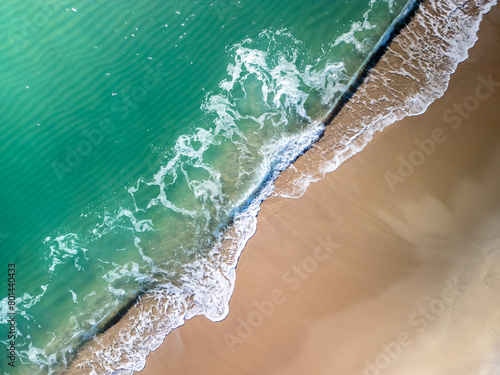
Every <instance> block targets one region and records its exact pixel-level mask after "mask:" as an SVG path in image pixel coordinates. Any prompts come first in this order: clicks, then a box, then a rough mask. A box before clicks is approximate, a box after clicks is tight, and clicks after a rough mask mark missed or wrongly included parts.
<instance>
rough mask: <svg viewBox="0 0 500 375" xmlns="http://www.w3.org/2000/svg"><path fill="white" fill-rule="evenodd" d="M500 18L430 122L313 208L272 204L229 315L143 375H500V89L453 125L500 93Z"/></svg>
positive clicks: (316, 191) (186, 336)
mask: <svg viewBox="0 0 500 375" xmlns="http://www.w3.org/2000/svg"><path fill="white" fill-rule="evenodd" d="M499 20H500V9H499V7H498V6H497V7H494V8H493V10H492V11H491V12H490V13H489V14H488V15H487V16H486V17H485V19H484V20H483V23H482V24H481V30H480V32H479V41H478V43H477V44H476V45H475V46H474V48H473V49H472V50H471V51H470V58H469V59H468V60H467V61H465V62H464V63H462V64H460V66H459V68H458V70H457V72H456V73H455V74H453V76H452V79H451V82H450V86H449V89H448V91H447V92H446V94H445V95H444V97H442V98H441V99H439V100H437V101H436V102H435V103H434V104H432V105H431V107H429V109H428V110H427V112H426V113H425V114H423V115H421V116H416V117H412V118H406V119H404V120H402V121H400V122H398V123H396V124H394V125H392V126H391V127H389V128H388V129H386V130H384V132H383V133H379V134H377V135H376V137H375V138H374V140H373V141H372V142H371V143H370V144H369V145H368V146H367V147H366V149H365V150H363V151H362V152H361V153H360V154H358V155H356V156H354V157H352V158H351V159H350V160H348V161H346V162H345V163H344V164H343V165H342V166H341V167H340V168H339V169H338V170H337V171H335V172H333V173H330V174H329V175H327V176H326V178H325V179H324V180H322V181H320V182H318V183H314V184H312V185H311V186H310V187H309V189H308V190H307V192H306V193H305V194H304V195H303V196H302V197H301V198H299V199H283V198H279V197H272V198H270V199H268V200H267V201H266V202H264V204H263V206H262V210H261V212H260V214H259V216H258V228H257V232H256V234H255V236H254V237H253V238H252V239H251V240H250V241H249V242H248V244H247V247H246V249H245V250H244V252H243V254H242V256H241V258H240V260H239V265H238V268H237V281H236V287H235V290H234V294H233V297H232V299H231V303H230V313H229V316H228V317H227V318H226V319H225V320H224V321H222V322H219V323H213V322H211V321H209V320H208V319H206V318H205V317H195V318H193V319H192V320H190V321H187V322H186V324H185V325H184V326H182V327H180V328H178V329H176V330H174V331H172V333H170V334H169V335H168V336H167V337H166V339H165V342H164V344H163V345H162V346H161V347H160V348H158V350H156V351H155V352H152V353H151V354H150V355H149V357H148V359H147V364H146V367H145V369H144V370H143V371H141V372H140V373H137V374H141V375H156V374H169V375H191V374H193V375H194V374H196V375H200V374H206V375H209V374H214V375H215V374H217V375H225V374H228V375H229V374H231V375H238V374H255V375H263V374H274V375H294V374H300V375H303V374H314V375H321V374H325V375H332V374H369V375H377V374H399V375H400V374H410V375H411V374H424V373H425V374H440V375H443V374H450V375H459V374H462V375H472V374H483V373H484V374H500V354H499V353H500V336H499V334H500V309H499V307H500V299H499V298H498V296H499V295H500V294H499V293H500V236H499V235H498V233H500V230H499V229H500V199H499V198H500V110H499V105H500V87H498V86H496V87H490V89H491V91H493V92H490V91H488V90H487V88H486V87H485V86H484V84H483V88H482V89H478V90H479V91H478V93H479V96H480V97H481V99H478V100H477V103H479V104H478V109H477V110H475V111H472V112H469V111H467V112H466V113H465V115H466V116H465V117H466V118H463V119H462V120H461V126H460V127H458V122H457V123H456V124H455V123H451V122H446V121H445V120H444V119H443V115H444V114H445V113H446V111H448V110H450V109H451V110H453V108H454V107H453V106H454V105H455V104H459V105H460V104H463V103H464V100H465V101H469V102H468V103H466V104H468V107H469V108H471V105H473V104H474V105H475V103H476V102H475V100H474V99H470V98H471V97H476V98H477V97H478V94H477V92H476V88H477V87H478V86H479V85H481V84H482V81H481V79H482V78H480V77H483V78H484V79H488V77H489V76H490V75H491V74H492V79H493V80H494V81H496V82H500V69H499V68H498V66H499V62H500V41H499V38H498V36H500V25H499ZM488 94H489V97H488V98H486V96H487V95H488ZM448 113H449V112H448ZM454 124H455V125H457V126H455V127H456V129H454V128H453V125H454ZM436 129H438V130H436ZM439 129H441V130H439ZM433 134H434V139H435V140H434V141H432V142H431V141H427V143H426V144H427V147H429V149H428V150H429V151H430V150H432V152H429V155H425V156H424V158H423V160H422V161H419V159H418V156H419V155H420V156H422V155H424V154H418V152H416V153H415V152H414V153H413V156H412V157H413V159H412V160H413V161H416V162H418V163H419V164H421V165H419V166H417V167H415V168H414V169H415V170H414V171H411V172H410V171H406V172H403V174H405V176H401V175H400V176H399V179H398V181H397V182H395V183H394V184H393V186H392V187H393V189H391V187H390V186H389V185H390V184H389V183H388V182H387V179H388V178H389V177H388V176H389V174H388V173H387V172H389V173H393V174H394V175H397V173H398V172H397V171H398V166H399V164H400V159H399V157H400V156H402V157H403V158H404V159H405V160H409V158H410V154H411V153H412V152H413V151H415V150H417V151H418V150H419V148H418V145H417V141H420V142H423V141H424V140H425V139H431V138H432V135H433ZM430 142H431V143H430ZM420 162H421V163H420ZM406 175H407V177H406ZM391 176H392V177H394V176H393V175H391ZM393 190H394V191H393ZM495 356H496V358H495ZM494 361H496V364H495V362H494ZM494 369H496V370H494Z"/></svg>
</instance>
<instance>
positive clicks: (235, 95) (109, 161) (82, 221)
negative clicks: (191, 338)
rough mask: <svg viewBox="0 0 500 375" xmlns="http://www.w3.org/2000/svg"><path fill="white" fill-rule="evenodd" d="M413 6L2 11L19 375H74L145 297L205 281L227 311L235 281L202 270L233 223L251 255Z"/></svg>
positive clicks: (2, 315)
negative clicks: (279, 182)
mask: <svg viewBox="0 0 500 375" xmlns="http://www.w3.org/2000/svg"><path fill="white" fill-rule="evenodd" d="M409 4H410V3H409V1H408V0H359V1H338V0H334V1H332V0H330V1H326V0H319V1H314V2H304V1H296V0H291V1H287V2H276V1H268V0H261V1H233V0H227V1H218V0H215V1H213V2H209V1H176V0H170V1H160V0H147V1H142V2H138V1H129V0H123V1H98V0H94V1H82V0H74V1H63V0H60V1H33V0H30V1H23V2H2V4H1V5H0V33H1V35H2V38H1V39H0V85H1V86H0V116H1V121H0V181H1V182H0V207H1V213H0V220H1V225H0V265H1V267H2V268H1V269H2V272H0V285H2V288H4V289H2V290H1V291H0V329H1V331H0V353H1V355H0V364H1V370H2V374H48V373H57V372H59V371H61V369H63V368H64V367H65V366H66V365H67V363H69V361H70V360H72V359H73V358H74V356H75V354H76V353H77V351H78V348H79V347H80V346H81V344H82V343H84V342H85V341H86V340H88V339H89V338H91V337H93V336H94V335H96V334H97V333H99V332H101V331H103V330H105V329H106V328H107V326H109V322H110V321H114V320H116V319H114V320H113V318H114V316H115V315H116V313H117V312H118V311H119V310H120V309H121V308H123V307H124V306H127V305H129V304H130V302H131V301H134V300H135V299H136V298H137V296H140V295H141V293H153V294H154V293H155V292H154V291H157V290H160V289H161V290H164V291H167V292H168V291H169V290H170V291H171V292H172V293H174V294H176V295H178V296H180V297H182V298H184V297H186V298H187V297H189V296H190V295H194V294H196V288H200V290H201V289H203V293H205V296H207V297H206V298H205V299H197V298H194V302H192V303H193V306H188V307H189V308H191V307H192V311H193V313H192V314H194V313H206V314H207V315H208V316H209V317H210V318H212V319H214V320H217V318H220V317H223V316H224V314H225V313H227V311H226V310H227V298H229V297H227V295H230V292H231V287H230V286H228V285H226V284H223V283H222V284H217V285H218V286H214V287H213V288H212V287H211V285H216V284H211V281H210V280H211V277H212V276H211V275H209V274H208V273H207V271H206V269H205V268H203V266H200V264H204V262H205V261H207V260H209V261H212V262H216V261H215V260H214V259H213V258H214V254H217V255H218V256H219V258H218V259H217V262H223V260H221V259H220V257H221V254H222V253H221V251H217V252H216V253H214V249H217V247H220V244H221V239H222V238H223V237H224V236H225V235H227V228H228V225H233V226H234V225H235V223H236V224H237V223H243V224H241V225H239V226H237V228H238V230H236V231H235V232H234V233H236V234H237V236H240V237H241V239H242V241H243V242H242V241H239V242H238V241H237V240H236V241H235V243H237V244H238V246H240V247H241V244H242V243H244V240H246V239H247V238H248V233H250V232H251V229H252V228H251V226H250V227H248V226H247V227H246V226H245V225H247V224H245V223H247V222H248V220H247V221H245V219H246V218H249V217H250V218H253V217H255V214H256V212H257V209H258V204H259V202H260V201H261V200H262V199H263V198H265V196H266V195H267V194H268V193H269V191H270V189H271V187H272V184H271V183H272V181H273V179H274V178H275V177H276V176H277V173H278V172H279V171H280V170H282V169H284V168H285V167H286V166H287V165H288V164H289V163H290V162H291V161H293V160H294V159H295V158H296V157H297V156H299V155H300V154H301V153H303V152H304V150H305V149H307V148H308V147H309V146H310V145H311V144H312V143H313V142H314V141H315V140H316V139H317V137H318V136H319V135H320V134H321V132H322V130H323V125H322V124H321V122H320V120H321V119H322V118H323V117H324V116H325V115H326V114H327V113H328V111H329V110H330V109H331V108H332V107H333V106H334V104H335V103H336V101H337V100H338V99H339V98H340V96H341V95H342V94H343V93H344V92H345V90H346V88H347V87H348V84H349V82H351V80H352V79H353V78H354V77H355V76H356V75H357V74H358V72H359V70H360V68H361V67H362V66H363V64H364V62H365V61H366V59H367V58H368V57H369V56H370V54H371V53H372V52H373V51H374V50H375V48H376V46H377V44H379V43H380V42H382V41H383V40H384V37H386V36H387V33H389V32H390V31H391V24H392V23H393V22H394V20H396V19H397V18H398V17H399V16H400V15H401V13H402V12H403V11H404V10H405V9H407V8H408V6H409ZM234 233H233V235H234ZM245 236H246V237H245ZM215 258H217V257H215ZM205 263H206V262H205ZM8 264H15V270H16V273H15V299H14V300H15V310H9V298H8ZM212 278H213V277H212ZM11 281H12V280H11ZM179 291H182V293H181V292H179ZM224 293H225V294H226V297H224V298H220V301H222V302H220V301H219V300H218V297H217V296H218V295H219V294H220V295H222V294H224ZM180 297H179V298H180ZM11 300H13V298H11ZM212 300H213V301H212ZM217 301H219V302H220V303H219V305H218V302H217ZM212 302H213V304H214V306H216V307H215V308H212V306H211V303H212ZM221 303H222V305H223V306H222V305H221ZM181 305H182V306H183V307H182V308H180V310H179V314H178V315H179V316H180V317H188V316H190V314H188V313H186V311H187V308H188V307H186V304H185V303H184V304H182V303H181ZM194 305H196V306H194ZM221 306H222V307H221ZM12 311H15V313H17V315H15V335H16V339H15V360H16V362H15V365H16V367H11V366H9V365H8V363H9V362H10V361H11V360H9V359H8V354H9V352H8V348H9V345H10V343H9V342H10V340H9V339H8V338H7V337H8V332H9V330H10V327H11V324H10V322H9V319H10V317H11V315H8V314H9V312H12ZM192 314H191V315H192ZM174 325H175V324H174ZM167 328H168V327H167ZM124 350H125V349H124ZM138 361H139V362H140V359H139V360H138ZM131 368H133V366H132V367H131Z"/></svg>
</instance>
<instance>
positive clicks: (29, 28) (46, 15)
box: [9, 0, 70, 50]
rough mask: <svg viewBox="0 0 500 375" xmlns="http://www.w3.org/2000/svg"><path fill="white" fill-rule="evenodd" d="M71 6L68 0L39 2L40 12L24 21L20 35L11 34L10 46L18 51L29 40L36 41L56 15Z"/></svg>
mask: <svg viewBox="0 0 500 375" xmlns="http://www.w3.org/2000/svg"><path fill="white" fill-rule="evenodd" d="M68 4H70V2H69V1H68V0H45V1H43V0H42V1H37V3H36V5H37V7H38V10H37V11H36V12H35V13H34V14H33V15H32V16H31V17H29V18H26V19H24V20H23V21H22V22H23V26H22V28H21V30H20V33H10V34H9V40H10V45H11V46H12V47H14V48H15V49H16V50H18V49H19V47H20V46H21V45H22V44H24V43H26V42H27V41H29V40H33V39H35V37H36V35H38V34H39V33H40V32H41V31H43V29H45V28H46V27H47V25H48V24H49V22H50V20H51V19H52V18H53V17H54V15H55V14H56V13H57V12H59V11H62V10H64V9H66V6H67V5H68Z"/></svg>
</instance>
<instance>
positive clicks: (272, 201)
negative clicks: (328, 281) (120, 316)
mask: <svg viewBox="0 0 500 375" xmlns="http://www.w3.org/2000/svg"><path fill="white" fill-rule="evenodd" d="M403 121H404V120H403ZM395 126H396V125H395ZM385 133H386V131H384V134H385ZM375 137H379V134H376V135H375ZM370 144H371V143H370ZM301 158H302V157H301ZM301 158H299V161H301V160H302V159H301ZM348 162H349V161H346V162H344V164H345V163H348ZM342 165H343V164H342ZM343 168H346V167H343ZM288 179H289V177H288V176H287V175H286V172H285V173H282V175H280V177H279V178H278V180H277V186H278V188H277V190H280V189H283V186H286V185H287V184H288V183H289V181H288ZM319 184H321V182H319ZM311 188H312V186H310V187H309V188H308V189H311ZM306 194H307V193H306ZM282 200H283V198H276V197H270V198H268V199H267V200H266V201H265V202H264V203H263V207H262V211H261V213H259V218H258V223H259V224H258V226H259V227H260V226H261V225H262V224H261V221H264V222H266V221H267V220H268V219H267V216H266V214H265V213H264V207H267V206H269V207H273V208H272V209H271V210H277V211H279V210H280V209H281V206H282V205H285V206H286V205H287V204H286V203H283V202H282ZM257 235H258V234H255V235H254V237H255V236H257ZM252 241H255V240H254V239H253V238H252V239H251V240H250V241H249V243H250V242H252ZM322 241H323V247H321V246H322V245H317V246H316V247H318V246H319V248H320V251H318V256H319V258H324V257H325V256H326V254H328V243H329V242H328V241H330V240H329V239H328V238H326V240H325V239H323V240H322ZM325 241H326V242H325ZM309 242H310V241H309ZM325 243H326V244H327V246H326V248H325V245H324V244H325ZM248 246H249V245H248ZM262 246H265V245H262ZM321 249H323V253H321ZM247 251H248V250H247ZM324 251H326V252H327V253H326V254H325V253H324ZM330 255H331V254H330ZM241 256H242V257H243V258H245V252H243V254H242V255H241ZM304 259H306V258H304ZM313 259H315V258H313ZM316 262H317V263H319V262H318V259H316ZM312 264H314V263H311V265H312ZM311 265H310V266H311ZM240 267H242V266H239V267H238V278H239V277H240V276H239V275H240ZM254 267H256V265H254ZM311 267H312V266H311ZM351 269H355V267H354V266H351ZM289 271H290V272H292V271H293V270H289ZM340 271H341V270H339V272H340ZM355 273H357V274H358V276H357V277H359V278H362V275H361V276H360V275H359V270H358V271H355ZM304 275H305V274H302V276H304ZM289 276H290V275H289ZM299 278H300V277H299ZM287 279H288V280H289V284H293V283H294V281H292V280H295V285H297V279H293V278H292V276H290V277H287ZM238 282H240V281H238ZM238 282H237V283H236V289H235V294H236V293H237V290H238ZM282 282H283V281H282ZM278 289H279V290H282V289H284V288H283V287H281V288H278ZM278 294H279V293H278ZM233 298H234V295H233ZM266 301H271V302H272V303H274V304H275V305H276V306H278V305H281V303H279V302H280V301H281V299H280V297H279V295H276V293H275V294H272V293H271V295H270V296H269V299H268V300H266ZM273 301H274V302H273ZM230 305H231V306H232V305H233V300H232V299H231V302H230ZM254 306H255V305H254ZM134 308H136V307H134ZM232 310H233V307H231V312H230V315H231V314H232ZM273 312H274V310H273ZM128 318H130V316H129V317H128ZM195 319H196V320H197V321H198V320H199V319H205V318H204V317H200V316H198V317H195V318H193V319H191V321H194V320H195ZM227 319H228V318H226V320H227ZM224 322H225V321H224ZM224 322H221V323H224ZM122 323H123V322H122ZM208 323H211V324H216V325H217V324H221V323H212V322H208ZM190 324H192V323H191V322H190V323H188V325H190ZM117 326H118V327H119V326H120V322H118V323H117ZM183 328H184V327H180V328H177V329H174V330H173V331H172V332H171V333H170V334H169V335H168V336H167V338H166V340H165V341H166V342H167V341H168V338H169V337H170V336H172V335H174V334H177V335H178V333H176V332H177V331H178V330H181V329H183ZM112 331H113V330H112ZM226 338H227V336H226ZM104 342H106V341H104ZM163 346H165V344H164V345H162V347H163ZM160 350H161V348H160V349H159V350H158V351H160ZM149 361H150V359H149V357H148V363H149ZM145 371H148V365H147V366H146V369H145ZM182 371H184V370H182ZM228 371H229V369H228ZM140 373H142V372H140ZM180 373H182V374H184V373H185V372H180ZM186 373H188V372H186ZM228 373H230V372H228Z"/></svg>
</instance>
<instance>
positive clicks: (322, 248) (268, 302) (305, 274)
mask: <svg viewBox="0 0 500 375" xmlns="http://www.w3.org/2000/svg"><path fill="white" fill-rule="evenodd" d="M317 243H318V244H319V245H318V246H316V247H315V248H314V251H313V253H312V255H310V256H307V257H304V258H303V259H302V260H301V261H300V262H298V263H296V264H294V265H293V266H292V267H291V268H290V269H288V270H287V271H285V272H284V273H283V274H282V276H281V281H282V283H283V285H284V286H285V287H286V288H275V289H273V291H272V292H271V293H270V295H269V296H268V298H265V299H263V300H261V301H254V302H253V305H254V307H255V309H254V310H252V311H250V312H249V313H248V314H247V316H246V317H245V318H243V317H241V316H240V317H238V318H237V319H236V320H237V322H238V326H237V327H236V330H235V331H234V332H233V333H229V332H224V333H223V335H222V337H223V339H224V343H225V344H226V346H227V348H228V349H229V351H230V352H231V353H233V352H234V350H235V347H236V346H237V345H239V344H241V343H243V342H244V340H246V339H248V338H249V337H250V336H252V335H253V333H254V332H255V331H256V330H257V329H258V328H259V327H261V326H262V325H263V324H264V322H265V320H266V318H269V317H270V316H271V315H272V314H273V313H274V311H275V309H276V306H278V305H281V304H283V303H284V302H285V301H286V295H285V291H286V290H287V289H288V290H290V291H296V290H298V289H299V288H300V287H301V286H302V285H303V282H304V281H306V280H307V279H308V278H309V277H310V276H311V275H312V274H313V273H314V272H315V271H316V270H318V268H319V267H320V264H321V263H322V262H324V261H326V260H327V259H329V258H330V257H331V256H332V254H333V253H334V249H336V248H337V247H338V246H339V245H338V244H337V243H335V242H332V240H331V238H330V236H328V237H327V239H326V241H324V240H322V239H318V240H317Z"/></svg>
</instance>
